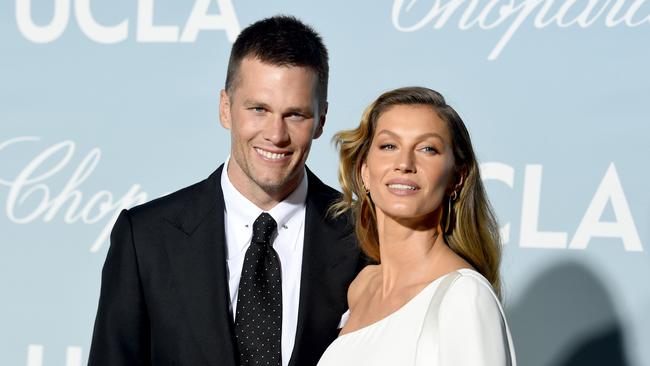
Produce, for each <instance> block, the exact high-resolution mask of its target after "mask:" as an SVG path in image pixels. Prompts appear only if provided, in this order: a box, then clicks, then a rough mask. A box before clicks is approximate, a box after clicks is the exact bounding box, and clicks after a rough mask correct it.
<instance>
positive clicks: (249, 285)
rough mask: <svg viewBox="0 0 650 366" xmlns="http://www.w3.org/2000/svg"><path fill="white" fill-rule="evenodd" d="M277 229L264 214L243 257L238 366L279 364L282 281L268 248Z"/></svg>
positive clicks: (277, 262)
mask: <svg viewBox="0 0 650 366" xmlns="http://www.w3.org/2000/svg"><path fill="white" fill-rule="evenodd" d="M276 227H277V224H276V223H275V220H273V217H271V215H269V214H268V213H266V212H263V213H262V214H261V215H260V216H259V217H258V218H257V219H256V220H255V223H254V224H253V238H252V240H251V245H250V247H248V250H246V256H245V257H244V267H243V268H242V274H241V279H240V280H239V292H238V295H237V296H238V297H237V313H236V316H235V335H236V337H237V344H238V346H239V365H241V366H248V365H251V366H252V365H255V366H266V365H272V366H280V365H281V349H280V339H281V335H282V281H281V278H280V276H281V272H280V258H279V257H278V253H276V251H275V250H274V249H273V247H272V246H271V239H272V237H273V233H274V232H275V229H276Z"/></svg>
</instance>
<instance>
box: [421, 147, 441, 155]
mask: <svg viewBox="0 0 650 366" xmlns="http://www.w3.org/2000/svg"><path fill="white" fill-rule="evenodd" d="M420 150H422V151H424V152H426V153H430V154H437V153H438V150H436V148H435V147H433V146H425V147H423V148H421V149H420Z"/></svg>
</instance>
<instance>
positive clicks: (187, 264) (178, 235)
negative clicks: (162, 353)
mask: <svg viewBox="0 0 650 366" xmlns="http://www.w3.org/2000/svg"><path fill="white" fill-rule="evenodd" d="M222 169H223V165H222V166H221V167H219V169H217V171H215V172H214V173H213V174H212V175H211V176H210V177H209V178H208V179H206V180H205V181H203V182H202V183H200V184H199V185H197V186H196V187H195V190H196V192H195V193H194V194H192V195H191V196H190V199H188V201H187V203H186V204H185V206H184V208H183V209H182V210H181V211H179V212H178V214H177V215H175V216H174V217H171V218H169V220H168V221H169V223H170V224H171V225H172V226H174V229H175V235H174V236H173V239H171V240H168V241H167V242H166V250H167V253H168V255H169V261H170V264H171V269H172V271H173V275H174V279H175V283H174V285H175V287H176V290H177V291H178V293H179V295H180V298H181V302H182V305H183V307H184V309H185V310H186V313H185V316H186V318H187V320H188V323H189V326H190V329H191V333H192V335H193V337H194V340H195V341H196V342H197V343H198V344H199V345H200V349H201V350H202V352H203V354H204V356H205V359H206V361H207V364H210V365H235V359H234V357H235V352H234V349H235V348H234V343H233V335H234V331H233V324H232V317H231V312H230V294H229V291H228V279H227V265H226V247H225V232H224V201H223V193H222V190H221V171H222ZM174 229H171V230H174Z"/></svg>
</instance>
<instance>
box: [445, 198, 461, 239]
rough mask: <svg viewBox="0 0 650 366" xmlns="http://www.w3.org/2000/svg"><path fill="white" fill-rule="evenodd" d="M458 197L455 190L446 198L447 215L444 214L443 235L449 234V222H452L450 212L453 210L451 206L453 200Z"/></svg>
mask: <svg viewBox="0 0 650 366" xmlns="http://www.w3.org/2000/svg"><path fill="white" fill-rule="evenodd" d="M457 198H458V193H457V192H456V191H453V192H451V194H450V195H449V197H448V198H447V215H445V228H444V233H445V235H449V234H450V233H451V230H450V229H451V226H452V225H451V224H452V221H453V219H452V213H453V212H454V207H453V202H454V201H455V200H456V199H457Z"/></svg>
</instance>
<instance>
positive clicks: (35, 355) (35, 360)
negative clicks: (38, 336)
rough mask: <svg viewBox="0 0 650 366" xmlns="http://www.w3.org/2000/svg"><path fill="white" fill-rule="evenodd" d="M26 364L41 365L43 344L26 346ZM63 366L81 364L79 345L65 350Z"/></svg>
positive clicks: (28, 365) (30, 365) (77, 365)
mask: <svg viewBox="0 0 650 366" xmlns="http://www.w3.org/2000/svg"><path fill="white" fill-rule="evenodd" d="M27 366H43V346H42V345H40V344H30V345H28V346H27ZM65 366H81V347H78V346H70V347H67V349H66V352H65Z"/></svg>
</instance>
